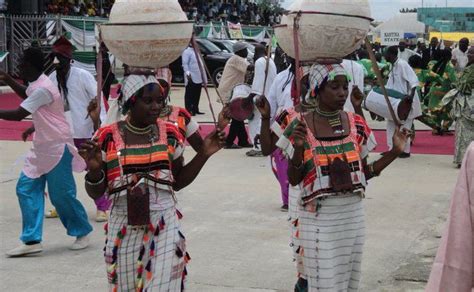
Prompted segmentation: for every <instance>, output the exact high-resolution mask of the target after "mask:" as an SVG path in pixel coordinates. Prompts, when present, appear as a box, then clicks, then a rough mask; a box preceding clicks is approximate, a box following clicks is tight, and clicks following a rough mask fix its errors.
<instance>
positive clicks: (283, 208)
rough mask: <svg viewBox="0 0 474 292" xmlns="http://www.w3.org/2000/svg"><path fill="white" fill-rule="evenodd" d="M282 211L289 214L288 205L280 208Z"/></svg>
mask: <svg viewBox="0 0 474 292" xmlns="http://www.w3.org/2000/svg"><path fill="white" fill-rule="evenodd" d="M280 210H281V211H282V212H288V204H283V205H282V206H281V207H280Z"/></svg>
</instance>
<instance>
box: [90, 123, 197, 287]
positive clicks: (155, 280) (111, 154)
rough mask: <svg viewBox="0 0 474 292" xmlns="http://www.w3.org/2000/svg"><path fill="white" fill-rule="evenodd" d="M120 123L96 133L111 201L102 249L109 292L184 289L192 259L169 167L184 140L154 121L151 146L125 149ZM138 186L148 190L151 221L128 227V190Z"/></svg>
mask: <svg viewBox="0 0 474 292" xmlns="http://www.w3.org/2000/svg"><path fill="white" fill-rule="evenodd" d="M123 123H124V122H119V123H115V124H111V125H108V126H106V127H103V128H101V129H99V131H98V132H97V133H96V136H97V137H98V142H99V145H100V147H101V149H102V152H103V153H102V154H103V160H104V161H105V163H106V178H107V182H108V189H109V194H110V197H111V200H112V207H111V212H110V218H109V222H108V224H107V225H106V226H105V230H106V233H107V239H106V245H105V248H104V256H105V261H106V266H107V276H108V281H109V290H110V291H148V292H151V291H182V290H183V289H184V281H185V277H186V273H187V272H186V264H187V262H188V261H189V260H190V257H189V254H188V253H187V252H186V245H185V237H184V235H183V233H182V232H181V231H180V224H179V219H181V218H182V215H181V213H180V212H179V211H178V210H177V209H176V207H175V206H176V202H175V198H174V193H173V189H172V184H173V176H172V172H171V163H172V161H173V160H176V159H179V158H180V157H181V156H182V153H183V150H184V148H183V139H184V137H183V136H182V135H181V133H180V132H179V130H178V128H177V127H176V126H174V125H173V124H171V123H168V122H164V121H161V120H158V121H157V129H158V131H157V134H158V135H157V139H156V140H155V141H154V142H151V143H150V144H145V145H128V144H127V145H125V142H124V139H123V129H122V125H123ZM145 176H146V179H145V180H142V179H141V178H143V177H145ZM127 182H128V184H127ZM141 183H143V184H144V185H145V187H147V188H148V189H149V191H150V223H149V224H148V225H146V226H138V227H137V226H130V225H128V216H127V186H136V185H138V184H141Z"/></svg>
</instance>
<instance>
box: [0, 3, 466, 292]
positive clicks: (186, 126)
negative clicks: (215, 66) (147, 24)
mask: <svg viewBox="0 0 474 292" xmlns="http://www.w3.org/2000/svg"><path fill="white" fill-rule="evenodd" d="M226 4H227V3H226V2H223V3H222V4H221V7H220V8H217V7H218V5H217V4H215V3H214V4H211V5H209V6H211V8H210V9H212V11H214V7H216V9H217V12H218V13H219V12H220V11H224V13H225V14H227V13H228V12H229V9H230V10H233V9H234V8H232V7H231V6H229V5H226ZM192 5H194V4H192ZM224 5H226V6H224ZM209 6H208V7H207V8H208V9H209ZM222 6H224V8H222ZM249 7H250V5H248V6H247V7H245V4H244V6H243V7H242V8H239V9H240V11H241V12H242V11H244V12H245V11H248V9H249ZM236 9H237V8H236ZM250 9H252V8H250ZM192 10H193V11H196V10H195V9H194V8H193V9H192ZM203 11H204V10H203ZM206 11H208V10H206ZM193 13H194V12H193ZM232 13H233V12H232V11H231V14H232ZM237 15H238V14H237ZM208 16H209V14H208ZM72 50H73V46H72V44H71V43H70V42H69V41H68V40H67V39H65V38H60V39H59V40H58V41H57V42H56V43H55V44H54V45H53V54H52V58H53V63H54V64H55V69H56V70H55V72H53V74H51V75H50V76H46V75H45V74H44V57H43V53H42V52H41V49H40V48H37V47H36V48H29V49H27V50H25V51H24V54H23V55H22V59H21V62H20V65H19V71H20V76H21V77H22V78H23V79H24V80H25V81H27V83H28V86H25V85H23V84H20V83H18V82H17V81H16V80H15V79H13V78H12V77H11V76H9V75H8V74H6V73H4V72H1V71H0V80H2V81H4V82H6V83H7V84H8V85H9V86H10V87H12V88H13V90H14V91H15V92H16V93H17V94H18V95H19V96H20V97H21V98H23V99H24V101H23V102H22V103H21V105H20V106H19V107H18V108H17V109H14V110H1V111H0V118H1V119H5V120H14V121H20V120H22V119H24V118H25V117H27V116H29V115H30V114H31V115H32V119H33V124H34V129H29V130H28V132H27V133H26V134H25V137H26V136H28V135H29V134H31V133H32V132H33V131H35V133H36V134H35V136H34V138H33V145H34V147H33V148H32V149H31V150H30V153H29V155H28V157H27V158H26V163H25V167H24V168H23V170H22V172H21V175H20V179H19V181H18V184H17V196H18V198H19V203H20V209H21V212H22V219H23V229H22V236H21V238H20V239H21V241H22V243H21V244H20V245H19V246H18V247H16V248H14V249H12V250H10V251H8V252H7V255H8V256H11V257H14V256H24V255H28V254H32V253H38V252H41V251H42V249H43V247H42V244H41V242H42V222H43V212H44V210H43V209H44V200H45V196H44V191H45V185H46V184H47V185H48V190H49V195H50V196H49V197H50V199H51V201H52V203H53V205H54V207H55V208H56V210H57V214H58V216H59V218H60V219H61V222H62V223H63V225H64V226H65V228H66V229H67V233H68V235H70V236H74V237H76V240H75V241H74V243H73V245H72V246H71V248H72V249H74V250H79V249H84V248H86V247H87V246H88V234H89V233H90V232H91V231H92V227H91V225H90V224H89V222H88V218H87V214H86V212H85V210H84V207H83V206H82V204H81V203H80V201H79V200H78V199H77V198H76V185H75V182H74V178H73V176H72V171H73V170H74V171H86V175H85V186H84V187H85V189H86V192H87V193H88V195H89V196H90V197H91V198H92V199H94V200H95V203H96V206H97V218H96V219H98V221H102V220H103V219H104V217H105V220H107V221H108V223H107V225H106V232H107V235H106V237H107V241H106V246H105V249H104V256H105V262H106V266H107V279H108V283H109V287H110V290H111V291H128V290H136V291H144V290H145V291H182V290H183V289H184V286H185V279H186V276H187V271H186V265H187V263H188V262H189V260H190V256H189V254H188V252H187V250H186V242H185V236H184V235H183V233H182V232H181V230H180V221H179V220H180V219H181V218H182V214H181V212H180V211H179V210H178V209H177V205H176V194H175V192H176V191H179V190H181V189H183V188H185V187H187V186H188V185H190V184H191V183H192V182H193V181H194V180H195V178H196V177H197V176H198V175H199V172H200V171H201V169H202V168H203V167H204V166H205V164H206V163H207V161H208V160H209V159H210V157H211V156H213V155H214V154H215V153H216V152H217V151H219V150H220V149H221V148H227V149H237V148H242V147H248V148H252V149H251V150H250V151H248V152H247V153H246V155H247V156H250V157H254V156H270V157H271V159H272V162H273V165H274V168H273V170H274V172H275V176H276V178H277V180H278V182H279V184H280V189H281V201H282V206H281V209H282V211H285V212H286V211H287V212H288V217H289V222H290V223H291V224H290V229H291V241H292V247H293V257H294V260H295V262H296V270H297V272H298V278H297V279H295V281H296V284H295V291H298V292H299V291H321V290H327V291H334V290H342V291H352V290H353V291H357V290H358V287H359V283H360V279H361V261H362V251H363V246H364V241H365V211H364V200H363V198H364V197H365V188H366V186H367V182H368V180H371V179H375V178H376V177H378V176H380V175H381V173H382V171H383V170H384V169H386V168H387V167H388V166H389V165H390V164H391V163H392V162H393V161H395V160H396V159H398V158H408V157H410V152H411V149H410V146H411V143H412V142H413V138H414V136H413V131H412V130H413V122H414V120H415V119H419V120H420V121H422V122H423V123H425V124H427V125H429V126H430V127H432V128H433V130H434V132H433V133H434V134H446V133H448V132H449V130H450V126H451V124H452V123H453V120H454V122H455V123H456V131H455V134H456V154H455V163H456V165H459V164H460V161H461V158H462V157H463V156H464V153H465V152H466V151H467V147H468V144H469V143H470V142H471V141H473V140H474V119H473V118H472V114H473V109H474V101H473V95H472V93H473V92H472V87H473V86H474V82H473V81H474V66H473V64H474V48H472V47H469V41H468V40H467V39H462V40H460V42H459V45H458V47H457V48H456V49H455V50H453V51H452V52H451V51H450V50H449V49H442V48H441V47H440V45H439V41H438V40H437V39H435V38H433V39H432V40H431V42H430V45H429V46H428V47H423V44H422V42H419V48H418V52H417V51H415V50H412V52H410V51H408V50H409V49H407V48H406V43H405V42H404V41H402V42H400V44H399V45H398V46H390V47H387V48H381V47H379V46H375V51H374V52H372V51H371V50H370V46H367V47H364V48H362V49H361V50H358V51H357V52H355V53H354V54H351V55H349V56H346V57H345V58H344V61H343V62H342V64H329V65H323V64H319V63H315V64H312V65H305V66H303V67H301V68H298V67H297V64H296V61H295V60H294V59H293V58H291V57H289V56H287V55H286V54H285V53H284V52H283V51H282V50H281V48H279V49H278V52H279V53H277V54H276V57H275V58H276V59H283V61H281V60H273V59H272V58H271V57H269V56H270V54H268V52H267V50H268V48H266V47H265V46H264V45H262V44H257V45H255V53H254V56H253V61H254V62H253V64H250V63H249V61H248V60H247V55H248V49H247V45H246V44H245V43H243V42H236V43H235V44H234V45H233V50H234V55H233V56H232V57H231V58H230V59H229V60H228V61H227V63H226V65H225V67H224V71H223V74H222V78H221V81H220V83H219V86H218V88H217V93H218V95H219V97H220V101H221V102H222V103H223V109H222V111H221V112H220V114H219V116H218V118H217V121H216V128H215V130H214V131H213V132H211V133H210V134H208V135H207V136H205V137H203V136H201V134H200V131H199V126H198V124H197V123H196V121H194V118H193V116H194V115H196V114H200V113H201V112H200V109H199V96H200V93H201V87H202V86H204V85H205V83H206V81H205V80H206V78H203V76H202V74H203V72H204V70H203V68H202V65H203V63H202V60H200V59H199V57H198V56H197V54H196V53H195V52H194V50H193V49H192V48H191V47H189V48H187V49H186V50H185V51H184V52H183V56H182V57H183V71H184V74H185V80H186V89H185V90H186V92H185V101H186V104H185V108H181V107H178V106H174V105H171V104H169V100H170V91H171V86H172V84H171V72H170V71H169V69H168V68H158V69H155V70H143V69H137V68H133V67H130V66H126V70H125V76H124V79H123V81H122V84H121V88H120V94H119V96H118V97H116V98H109V97H108V96H106V97H105V98H100V97H99V100H100V102H101V103H102V102H104V103H106V102H109V103H108V107H105V106H102V105H101V106H98V104H97V99H96V94H97V92H96V88H97V84H96V81H95V80H94V78H93V77H92V76H91V75H90V74H89V73H87V72H86V71H84V70H80V69H75V68H73V67H71V60H72ZM372 53H374V54H373V55H372ZM374 59H375V61H376V62H377V64H373V63H372V61H373V60H374ZM282 64H286V66H285V65H282ZM379 70H381V71H382V73H381V75H382V76H385V80H384V84H385V87H386V89H387V90H389V91H390V94H395V93H396V94H395V95H394V96H396V95H397V94H398V95H399V99H401V101H400V103H399V106H398V108H397V109H396V115H397V116H398V120H395V119H394V117H393V116H384V117H382V118H384V119H386V120H387V131H386V132H387V146H388V151H386V152H384V153H382V155H381V156H380V157H377V159H375V160H371V161H369V160H368V156H369V153H370V152H371V150H373V149H374V148H375V146H376V145H377V142H376V141H375V138H374V134H373V132H372V130H371V129H370V127H369V125H368V122H367V120H366V117H365V113H364V110H363V109H364V107H365V108H366V109H367V107H366V101H367V98H368V97H366V95H367V96H370V95H371V94H374V92H376V89H375V88H374V87H375V85H376V77H377V75H379V72H378V71H379ZM297 72H301V73H302V78H301V80H299V79H298V78H296V73H297ZM246 82H247V83H248V85H244V86H246V87H245V88H244V89H245V90H246V91H247V92H248V93H249V94H248V96H246V97H245V98H244V99H241V100H238V99H234V97H235V96H233V95H234V92H235V89H236V87H237V86H242V85H243V83H246ZM393 92H395V93H393ZM391 96H392V95H391ZM235 101H237V102H240V103H234V102H235ZM106 108H108V112H100V111H99V109H101V110H104V109H106ZM84 117H85V119H84ZM375 118H377V119H380V117H377V116H375ZM245 120H248V127H249V132H248V133H247V131H246V128H245ZM228 125H230V128H229V134H228V135H227V136H226V135H225V133H224V129H225V128H226V127H227V126H228ZM236 139H238V140H237V141H238V142H237V143H236ZM186 142H187V143H186ZM415 143H416V142H415ZM187 144H189V145H190V147H192V148H193V149H194V150H195V151H196V154H195V155H194V156H193V158H192V159H191V160H189V161H188V163H185V161H184V158H183V151H184V149H185V147H188V146H186V145H187ZM106 212H107V213H108V214H107V213H106Z"/></svg>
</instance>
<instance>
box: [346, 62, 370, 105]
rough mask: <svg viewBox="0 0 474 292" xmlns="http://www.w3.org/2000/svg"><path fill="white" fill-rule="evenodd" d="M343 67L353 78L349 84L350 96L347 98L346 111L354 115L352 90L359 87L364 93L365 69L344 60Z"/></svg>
mask: <svg viewBox="0 0 474 292" xmlns="http://www.w3.org/2000/svg"><path fill="white" fill-rule="evenodd" d="M342 67H344V70H346V71H347V73H348V74H349V75H350V76H351V78H352V80H351V81H350V82H349V95H348V96H347V100H346V104H345V105H344V111H346V112H352V113H354V112H355V110H354V106H353V105H352V102H351V94H352V88H353V86H357V87H359V89H360V91H361V92H364V77H365V73H364V70H365V68H364V66H362V65H361V64H359V63H357V62H355V61H352V60H342Z"/></svg>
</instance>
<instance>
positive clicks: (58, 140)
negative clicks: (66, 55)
mask: <svg viewBox="0 0 474 292" xmlns="http://www.w3.org/2000/svg"><path fill="white" fill-rule="evenodd" d="M18 69H19V71H20V77H21V78H22V79H24V80H25V81H27V82H28V84H29V85H28V87H25V86H23V85H21V84H19V83H17V82H16V81H15V80H14V79H13V78H12V77H11V76H9V75H8V74H6V73H5V72H3V71H0V81H4V82H5V83H6V84H8V85H9V86H10V87H11V88H12V89H13V90H14V91H15V92H16V93H17V95H19V96H20V98H22V99H24V101H23V102H22V103H21V105H20V106H19V107H18V108H17V109H14V110H0V119H4V120H10V121H21V120H23V119H24V118H26V117H27V116H29V115H31V116H32V119H33V125H34V126H35V129H36V135H35V136H34V138H33V147H32V148H31V150H30V151H29V153H28V155H27V157H26V159H25V165H24V167H23V170H22V172H21V174H20V178H19V180H18V183H17V186H16V192H17V196H18V201H19V203H20V209H21V213H22V219H23V228H22V234H21V237H20V240H21V241H22V242H23V244H21V245H20V246H18V247H17V248H15V249H12V250H10V251H8V252H7V256H10V257H16V256H24V255H27V254H32V253H39V252H41V251H42V250H43V247H42V245H41V241H42V233H43V230H42V229H43V212H44V189H45V186H46V184H47V185H48V192H49V197H50V199H51V202H52V203H53V205H54V206H55V207H56V208H57V210H58V215H59V217H60V219H61V223H63V225H64V227H65V228H66V229H67V234H68V235H70V236H75V237H76V241H75V242H74V244H73V245H72V246H71V249H73V250H79V249H83V248H86V247H87V246H88V244H89V239H88V237H87V235H88V234H89V233H90V232H91V231H92V226H91V225H90V224H89V222H88V219H87V213H86V210H85V209H84V207H83V206H82V204H81V203H80V202H79V200H77V198H76V184H75V182H74V177H73V174H72V171H73V170H74V171H77V172H80V171H83V170H84V169H85V162H84V160H83V159H82V157H80V156H79V154H78V152H77V149H76V148H75V147H74V142H73V139H72V134H71V130H70V127H69V124H68V122H67V121H66V117H65V115H64V104H63V99H62V98H61V95H60V93H59V91H58V88H57V86H55V85H54V84H53V83H52V82H51V80H50V79H49V78H48V77H47V76H46V75H44V74H43V71H44V56H43V53H42V52H41V50H40V49H39V48H29V49H27V50H25V51H24V52H23V56H22V58H21V61H20V64H19V66H18Z"/></svg>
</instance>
